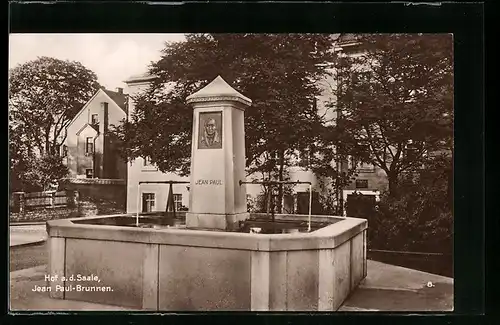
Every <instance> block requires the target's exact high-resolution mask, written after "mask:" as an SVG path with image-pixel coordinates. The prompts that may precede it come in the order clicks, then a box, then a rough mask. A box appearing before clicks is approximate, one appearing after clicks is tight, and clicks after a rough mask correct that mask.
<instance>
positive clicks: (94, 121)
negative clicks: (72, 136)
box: [90, 114, 99, 125]
mask: <svg viewBox="0 0 500 325" xmlns="http://www.w3.org/2000/svg"><path fill="white" fill-rule="evenodd" d="M90 121H91V122H90V123H92V125H96V124H99V114H92V116H91V119H90Z"/></svg>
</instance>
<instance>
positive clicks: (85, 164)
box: [61, 88, 128, 179]
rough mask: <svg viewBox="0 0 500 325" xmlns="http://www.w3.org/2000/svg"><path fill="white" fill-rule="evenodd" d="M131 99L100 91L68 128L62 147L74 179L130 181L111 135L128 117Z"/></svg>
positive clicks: (122, 94)
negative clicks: (113, 127) (114, 126)
mask: <svg viewBox="0 0 500 325" xmlns="http://www.w3.org/2000/svg"><path fill="white" fill-rule="evenodd" d="M127 105H128V103H127V96H126V95H125V94H124V93H123V89H122V88H118V89H117V91H111V90H107V89H103V88H101V89H99V90H98V91H97V92H96V93H95V94H94V96H92V98H91V99H90V100H89V101H88V102H87V103H86V104H85V105H84V106H83V108H82V109H81V110H80V112H78V114H77V115H76V116H75V117H74V118H73V120H71V122H70V123H69V124H68V126H67V127H66V139H65V141H64V143H63V146H62V148H61V150H62V153H61V154H62V156H63V161H64V163H65V164H66V166H68V169H69V171H70V177H71V178H100V179H126V178H127V164H126V161H125V160H123V159H121V158H120V156H119V155H118V152H117V140H116V139H115V138H114V137H113V136H112V135H111V134H110V132H108V131H109V130H110V128H111V127H112V126H113V125H119V124H120V123H122V121H123V119H126V118H127Z"/></svg>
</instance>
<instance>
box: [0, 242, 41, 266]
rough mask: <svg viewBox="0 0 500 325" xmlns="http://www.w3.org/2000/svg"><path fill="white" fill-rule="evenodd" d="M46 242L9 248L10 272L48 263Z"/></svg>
mask: <svg viewBox="0 0 500 325" xmlns="http://www.w3.org/2000/svg"><path fill="white" fill-rule="evenodd" d="M48 255H49V253H48V250H47V244H46V242H41V243H35V244H30V245H28V244H25V245H19V246H11V247H10V258H9V266H10V272H13V271H18V270H23V269H29V268H32V267H35V266H40V265H46V264H47V262H48Z"/></svg>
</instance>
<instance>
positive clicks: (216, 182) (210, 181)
mask: <svg viewBox="0 0 500 325" xmlns="http://www.w3.org/2000/svg"><path fill="white" fill-rule="evenodd" d="M194 185H222V180H220V179H198V180H196V183H194Z"/></svg>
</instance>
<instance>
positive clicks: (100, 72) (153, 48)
mask: <svg viewBox="0 0 500 325" xmlns="http://www.w3.org/2000/svg"><path fill="white" fill-rule="evenodd" d="M181 40H184V36H183V34H10V35H9V69H10V68H13V67H15V66H17V65H19V64H23V63H25V62H28V61H31V60H35V59H36V58H37V57H39V56H48V57H53V58H57V59H62V60H71V61H79V62H81V63H82V64H83V65H84V66H85V67H87V68H88V69H90V70H92V71H93V72H95V74H96V75H97V77H98V80H99V83H100V84H101V85H103V86H105V87H106V88H108V89H115V88H117V87H121V88H124V87H126V85H125V83H123V81H124V80H126V79H127V78H128V77H130V76H132V75H136V74H142V73H144V72H146V71H147V68H148V65H149V64H150V62H152V61H156V60H158V59H159V58H160V56H161V52H160V51H161V49H162V48H164V44H165V42H168V41H181Z"/></svg>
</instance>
